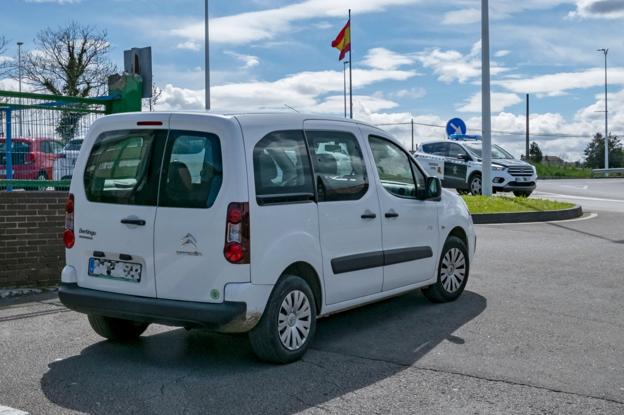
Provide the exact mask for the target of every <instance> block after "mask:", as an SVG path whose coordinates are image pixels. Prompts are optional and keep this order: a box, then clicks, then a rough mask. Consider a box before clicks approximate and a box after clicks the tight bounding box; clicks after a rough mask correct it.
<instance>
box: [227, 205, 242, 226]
mask: <svg viewBox="0 0 624 415" xmlns="http://www.w3.org/2000/svg"><path fill="white" fill-rule="evenodd" d="M241 220H243V210H242V209H241V208H240V207H239V206H238V205H236V206H235V205H234V203H232V204H230V208H229V209H228V213H227V221H228V222H230V223H233V224H236V223H240V221H241Z"/></svg>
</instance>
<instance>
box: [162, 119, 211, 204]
mask: <svg viewBox="0 0 624 415" xmlns="http://www.w3.org/2000/svg"><path fill="white" fill-rule="evenodd" d="M222 181H223V166H222V161H221V143H220V141H219V137H217V136H216V135H214V134H210V133H200V132H190V131H171V134H170V136H169V140H168V142H167V151H166V154H165V165H164V166H163V172H162V179H161V186H162V187H161V192H160V198H159V201H158V206H164V207H186V208H204V209H205V208H209V207H211V206H212V205H213V203H214V201H215V199H216V198H217V194H218V193H219V189H221V183H222Z"/></svg>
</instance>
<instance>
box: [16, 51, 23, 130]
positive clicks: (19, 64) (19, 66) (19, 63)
mask: <svg viewBox="0 0 624 415" xmlns="http://www.w3.org/2000/svg"><path fill="white" fill-rule="evenodd" d="M23 44H24V42H17V74H18V75H17V78H18V81H17V82H18V85H19V87H18V88H19V92H20V94H21V93H22V45H23ZM19 103H20V105H21V103H22V97H20V99H19ZM18 116H19V124H18V125H19V136H20V137H23V135H22V128H23V123H22V110H19V113H18Z"/></svg>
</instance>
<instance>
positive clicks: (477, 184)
mask: <svg viewBox="0 0 624 415" xmlns="http://www.w3.org/2000/svg"><path fill="white" fill-rule="evenodd" d="M468 185H469V187H470V193H471V194H472V195H473V196H478V195H480V194H481V190H482V185H481V175H480V174H478V173H477V174H473V175H472V176H471V177H470V182H469V183H468Z"/></svg>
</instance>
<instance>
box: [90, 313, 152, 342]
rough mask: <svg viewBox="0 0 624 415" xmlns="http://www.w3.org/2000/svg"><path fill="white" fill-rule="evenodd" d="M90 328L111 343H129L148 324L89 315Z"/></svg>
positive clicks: (141, 332)
mask: <svg viewBox="0 0 624 415" xmlns="http://www.w3.org/2000/svg"><path fill="white" fill-rule="evenodd" d="M89 324H91V328H92V329H93V330H94V331H95V332H96V333H97V334H99V335H100V336H102V337H104V338H106V339H108V340H113V341H119V342H123V341H129V340H134V339H136V338H138V337H139V336H140V335H141V334H143V332H144V331H145V330H146V329H147V326H149V324H148V323H139V322H136V321H130V320H122V319H120V318H112V317H104V316H99V315H95V314H89Z"/></svg>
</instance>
